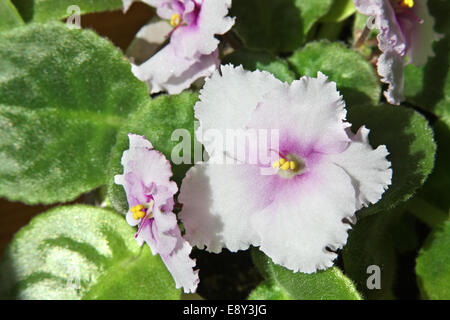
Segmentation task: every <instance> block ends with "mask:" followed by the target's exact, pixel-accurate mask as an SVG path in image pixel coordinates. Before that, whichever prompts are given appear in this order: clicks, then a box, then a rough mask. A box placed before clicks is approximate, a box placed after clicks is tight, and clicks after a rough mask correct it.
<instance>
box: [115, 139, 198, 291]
mask: <svg viewBox="0 0 450 320" xmlns="http://www.w3.org/2000/svg"><path fill="white" fill-rule="evenodd" d="M128 137H129V140H130V148H129V150H126V151H124V153H123V155H122V166H123V168H124V173H123V174H122V175H116V176H115V177H114V180H115V183H116V184H120V185H122V186H123V187H124V189H125V192H126V195H127V199H128V205H129V207H130V210H129V211H128V213H127V215H126V220H127V222H128V223H129V224H130V225H131V226H138V231H137V233H136V240H137V241H138V243H139V244H140V245H142V244H143V243H144V242H146V243H147V244H148V245H149V247H150V249H151V250H152V253H153V254H154V255H156V254H159V255H160V256H161V258H162V260H163V261H164V263H165V264H166V266H167V269H168V270H169V271H170V273H171V274H172V276H173V278H174V280H175V283H176V286H177V288H180V287H183V288H184V291H185V292H195V290H196V288H197V284H198V282H199V278H198V270H195V271H194V270H193V267H194V266H195V261H194V260H192V259H191V258H190V257H189V254H190V252H191V250H192V247H191V246H190V245H189V243H188V242H187V241H186V240H184V239H183V237H182V236H181V232H180V229H179V227H178V224H177V218H176V216H175V214H174V213H173V212H172V210H173V206H174V200H173V196H174V194H175V193H176V192H177V191H178V187H177V185H176V183H175V182H173V181H171V180H170V178H171V176H172V170H171V166H170V163H169V161H167V159H166V158H165V157H164V155H163V154H161V153H160V152H158V151H156V150H154V149H153V146H152V144H151V143H150V142H149V141H148V140H146V139H145V138H144V137H142V136H139V135H135V134H129V135H128Z"/></svg>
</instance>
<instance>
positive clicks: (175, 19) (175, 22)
mask: <svg viewBox="0 0 450 320" xmlns="http://www.w3.org/2000/svg"><path fill="white" fill-rule="evenodd" d="M180 22H181V17H180V15H179V14H178V13H174V14H173V15H172V17H171V18H170V25H171V26H172V27H177V26H178V25H179V24H180Z"/></svg>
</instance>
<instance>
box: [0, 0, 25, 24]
mask: <svg viewBox="0 0 450 320" xmlns="http://www.w3.org/2000/svg"><path fill="white" fill-rule="evenodd" d="M23 24H24V22H23V20H22V17H21V16H20V15H19V13H18V12H17V9H16V7H14V5H13V4H12V3H11V1H10V0H0V31H5V30H8V29H11V28H14V27H18V26H21V25H23Z"/></svg>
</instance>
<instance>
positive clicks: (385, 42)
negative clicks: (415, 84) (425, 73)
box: [354, 0, 439, 104]
mask: <svg viewBox="0 0 450 320" xmlns="http://www.w3.org/2000/svg"><path fill="white" fill-rule="evenodd" d="M354 3H355V6H356V9H357V10H358V11H359V12H360V13H362V14H364V15H368V16H371V17H374V18H375V21H374V22H375V26H376V27H377V28H378V29H379V31H380V33H379V34H378V47H379V48H380V50H381V51H382V54H381V56H380V58H379V60H378V66H377V68H378V74H379V75H380V76H381V77H382V79H381V80H382V81H383V82H385V83H387V84H389V88H388V90H387V91H386V92H385V93H384V95H385V96H386V99H387V100H388V101H389V103H392V104H399V103H400V102H401V101H403V100H404V96H403V86H404V76H403V66H404V64H405V63H414V64H415V65H416V66H420V65H423V64H425V63H426V61H427V58H428V57H430V56H433V55H434V54H433V48H432V43H433V41H435V40H437V39H439V35H438V34H436V33H435V32H434V31H433V28H434V19H433V17H432V16H431V15H430V13H429V11H428V7H427V0H354ZM405 57H407V60H406V61H405Z"/></svg>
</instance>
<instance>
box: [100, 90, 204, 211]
mask: <svg viewBox="0 0 450 320" xmlns="http://www.w3.org/2000/svg"><path fill="white" fill-rule="evenodd" d="M196 101H197V94H196V93H193V92H190V91H185V92H183V93H181V94H179V95H171V96H168V95H160V96H158V97H157V98H155V99H152V100H150V101H149V102H148V103H147V104H146V105H144V106H142V107H141V108H140V109H138V110H137V111H136V112H135V113H133V114H132V115H130V117H129V119H128V120H127V122H126V123H124V125H123V126H122V128H121V129H120V131H119V133H118V135H117V143H116V145H115V146H114V148H113V151H112V153H111V160H110V162H109V169H108V197H109V199H110V200H111V203H112V205H113V207H114V208H115V209H116V210H117V211H119V212H126V211H128V203H127V200H126V197H125V191H124V189H123V186H121V185H116V184H115V183H114V176H115V175H116V174H122V173H123V167H122V165H121V163H120V160H121V158H122V153H123V152H124V151H125V150H127V149H128V148H129V143H128V133H134V134H139V135H143V136H145V137H146V138H147V139H148V140H149V141H150V142H151V143H152V145H153V147H154V148H155V149H157V150H158V151H160V152H162V153H163V154H164V155H165V156H166V157H167V159H169V160H171V161H172V157H171V154H172V151H173V150H174V147H175V146H176V145H178V144H180V143H182V141H184V142H186V141H185V140H184V139H185V138H186V139H189V140H188V141H187V142H188V145H190V150H185V151H187V152H189V151H190V152H191V154H190V155H188V156H187V158H188V159H189V162H190V163H181V164H175V163H173V162H172V170H173V173H174V176H173V179H174V180H175V181H176V182H177V183H178V184H180V183H181V180H182V179H183V178H184V176H185V174H186V171H187V170H188V169H189V168H190V167H191V166H192V164H193V161H194V159H193V156H194V152H193V151H194V140H193V138H194V104H195V102H196ZM177 129H178V130H181V131H183V132H184V133H185V134H186V135H189V136H188V137H184V136H181V138H180V137H178V138H177V139H180V140H176V139H175V141H173V140H172V133H173V132H174V131H175V130H177ZM181 131H178V132H181ZM196 145H197V147H199V149H200V155H201V145H199V144H198V143H197V144H196ZM180 153H181V151H180ZM180 153H179V152H176V154H177V155H178V154H180Z"/></svg>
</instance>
